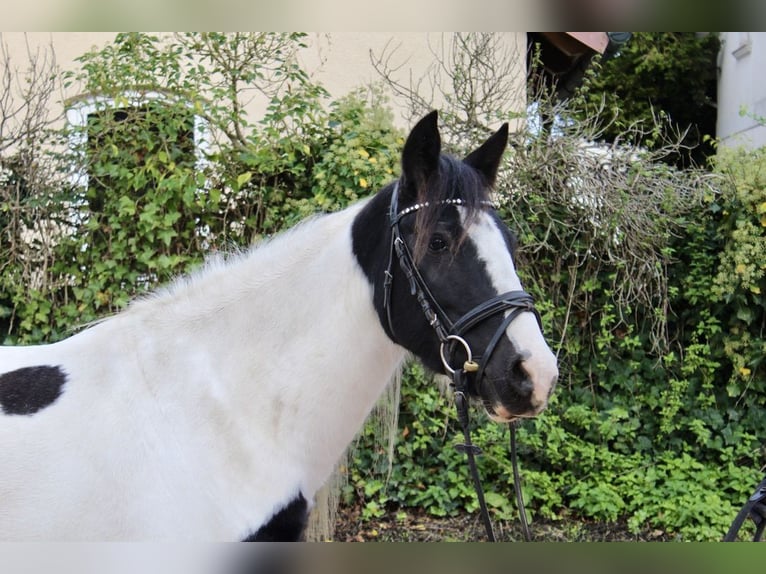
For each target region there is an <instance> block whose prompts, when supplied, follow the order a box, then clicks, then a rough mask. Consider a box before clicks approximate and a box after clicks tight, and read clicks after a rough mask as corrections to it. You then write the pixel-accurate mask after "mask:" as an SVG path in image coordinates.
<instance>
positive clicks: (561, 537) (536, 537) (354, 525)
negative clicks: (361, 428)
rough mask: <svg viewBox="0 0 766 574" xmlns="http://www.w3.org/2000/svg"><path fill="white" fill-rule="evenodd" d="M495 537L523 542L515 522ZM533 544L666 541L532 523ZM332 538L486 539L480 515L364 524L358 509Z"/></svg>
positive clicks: (403, 517)
mask: <svg viewBox="0 0 766 574" xmlns="http://www.w3.org/2000/svg"><path fill="white" fill-rule="evenodd" d="M493 529H494V532H495V537H496V538H497V540H498V541H500V542H522V541H524V536H523V533H522V529H521V525H520V522H519V521H518V520H509V521H495V522H494V523H493ZM530 530H531V532H532V538H533V541H535V542H608V541H615V542H617V541H655V542H660V541H668V540H672V537H670V536H668V535H667V534H666V533H665V532H663V531H661V530H654V531H648V532H642V533H640V534H639V535H635V534H632V533H630V532H629V531H628V529H627V527H626V525H624V524H619V523H617V524H604V523H587V522H578V521H569V522H565V521H562V522H553V521H532V522H531V523H530ZM334 539H335V540H336V541H339V542H373V541H380V542H480V541H485V540H486V539H487V537H486V533H485V532H484V526H483V524H482V522H481V518H480V516H479V515H478V513H477V514H473V515H465V516H456V517H446V518H440V517H434V516H429V515H427V514H425V513H424V512H417V511H411V510H407V511H406V512H405V511H402V510H393V511H391V512H389V513H388V514H386V515H385V516H382V517H381V518H379V519H374V520H371V521H367V522H363V521H362V520H361V512H360V510H359V509H358V508H341V509H340V511H339V514H338V520H337V526H336V529H335V537H334Z"/></svg>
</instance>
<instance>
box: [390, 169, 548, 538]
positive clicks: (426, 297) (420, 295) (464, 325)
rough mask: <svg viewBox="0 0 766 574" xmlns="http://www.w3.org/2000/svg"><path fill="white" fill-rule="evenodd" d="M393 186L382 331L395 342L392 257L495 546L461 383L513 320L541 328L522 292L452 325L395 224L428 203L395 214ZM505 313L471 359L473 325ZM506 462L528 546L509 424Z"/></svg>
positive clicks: (477, 372) (479, 373)
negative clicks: (439, 374) (434, 342)
mask: <svg viewBox="0 0 766 574" xmlns="http://www.w3.org/2000/svg"><path fill="white" fill-rule="evenodd" d="M398 203H399V183H398V182H397V184H396V185H395V187H394V190H393V192H392V194H391V204H390V206H389V223H390V225H391V245H390V248H389V257H388V267H387V269H386V272H385V279H384V282H383V306H384V308H385V309H386V317H387V320H388V329H389V331H390V333H391V336H392V338H394V339H395V337H396V333H395V329H394V325H393V322H392V320H391V289H392V286H393V282H394V274H393V265H394V254H396V259H397V260H398V261H399V266H400V267H401V269H402V271H403V272H404V275H405V277H406V278H407V281H408V282H409V284H410V294H411V295H412V296H413V297H416V298H417V300H418V303H419V304H420V308H421V310H422V311H423V314H424V315H425V317H426V319H427V320H428V323H429V324H430V325H431V327H432V328H433V329H434V331H435V332H436V335H437V337H438V338H439V342H440V343H441V346H440V348H439V354H440V356H441V360H442V364H443V365H444V370H445V373H446V374H449V375H450V376H451V377H452V382H453V387H454V390H455V404H456V407H457V412H458V419H459V420H460V424H461V427H462V430H463V436H464V438H465V444H462V445H458V449H459V450H461V451H463V452H465V454H466V456H467V457H468V464H469V467H470V469H471V475H472V478H473V482H474V488H475V489H476V494H477V497H478V501H479V506H480V508H481V513H482V519H483V521H484V527H485V529H486V531H487V537H488V538H489V540H490V541H493V542H494V541H495V536H494V532H493V531H492V524H491V521H490V519H489V512H488V510H487V506H486V503H485V501H484V493H483V490H482V487H481V481H480V480H479V474H478V470H477V469H476V462H475V459H474V455H476V454H481V450H480V449H479V448H478V447H476V446H474V445H473V444H472V443H471V437H470V432H469V427H468V399H467V396H466V379H467V375H468V374H469V373H470V374H472V375H473V376H474V377H475V378H474V380H475V381H476V383H477V384H478V382H479V381H481V379H482V377H483V375H484V369H485V367H486V365H487V362H488V361H489V359H490V357H491V356H492V353H493V352H494V350H495V347H496V346H497V344H498V343H499V342H500V340H501V338H502V336H503V334H504V333H505V331H506V329H507V328H508V326H509V325H510V324H511V323H512V322H513V320H514V319H516V317H518V316H519V315H520V314H521V313H524V312H529V313H532V314H533V315H534V316H535V318H536V319H537V323H538V325H539V326H540V329H541V330H542V322H541V320H540V314H539V313H538V312H537V309H535V306H534V299H533V298H532V296H531V295H530V294H529V293H527V292H526V291H519V290H515V291H508V292H507V293H503V294H501V295H496V296H495V297H492V298H490V299H488V300H487V301H484V302H483V303H480V304H479V305H477V306H476V307H474V308H473V309H471V310H470V311H468V312H467V313H466V314H465V315H463V316H462V317H460V318H459V319H458V320H457V321H454V322H453V321H452V320H451V319H450V318H449V317H448V316H447V314H446V313H445V312H444V310H443V309H442V308H441V306H440V305H439V302H438V301H437V300H436V299H435V297H434V296H433V293H432V292H431V290H430V289H429V287H428V284H427V283H426V281H425V279H424V278H423V275H422V274H421V273H420V271H419V270H418V267H417V265H416V264H415V259H414V257H413V256H412V252H411V251H410V248H409V247H408V246H407V242H406V241H404V239H403V238H402V233H401V230H400V228H399V222H400V221H401V220H402V219H403V218H404V217H406V216H408V215H410V214H412V213H415V212H416V211H418V210H419V209H423V208H426V207H430V205H431V204H430V203H429V202H424V203H416V204H414V205H411V206H410V207H407V208H405V209H403V210H401V211H399V205H398ZM485 203H486V204H487V205H491V203H490V202H485ZM463 204H464V202H463V200H462V199H459V198H455V199H445V200H442V201H440V202H438V203H437V204H436V205H456V206H457V205H463ZM505 312H508V314H507V315H506V316H505V317H504V319H503V320H502V322H501V323H500V326H499V327H498V328H497V330H496V331H495V334H494V335H493V336H492V338H491V339H490V341H489V344H488V345H487V347H486V349H484V353H483V354H482V355H474V354H473V351H472V349H471V346H470V345H469V343H468V341H466V339H465V338H464V335H465V334H466V333H467V332H468V331H470V330H471V329H473V328H474V327H475V326H476V325H478V324H479V323H481V322H482V321H484V320H486V319H488V318H490V317H493V316H495V315H498V314H500V313H505ZM458 344H459V345H460V346H462V347H463V350H464V351H465V353H466V357H467V358H466V360H465V362H464V363H463V365H462V367H453V366H452V365H453V360H454V354H455V352H456V350H457V349H458ZM510 427H511V460H512V464H513V473H514V487H515V490H516V499H517V503H518V507H519V515H520V517H521V523H522V529H523V532H524V537H525V538H526V539H527V540H531V534H530V532H529V526H528V524H527V518H526V513H525V510H524V502H523V499H522V497H521V481H520V477H519V473H518V466H517V463H516V434H515V430H516V429H515V425H513V424H511V425H510Z"/></svg>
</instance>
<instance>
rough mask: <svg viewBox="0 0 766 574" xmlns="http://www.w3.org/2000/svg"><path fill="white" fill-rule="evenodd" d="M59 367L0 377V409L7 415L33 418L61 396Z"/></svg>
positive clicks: (63, 377) (63, 380) (26, 369)
mask: <svg viewBox="0 0 766 574" xmlns="http://www.w3.org/2000/svg"><path fill="white" fill-rule="evenodd" d="M64 383H66V374H65V373H64V371H62V370H61V367H49V366H41V367H23V368H21V369H16V370H15V371H10V372H8V373H3V374H2V375H0V408H2V410H3V413H5V414H6V415H32V414H35V413H36V412H38V411H40V410H42V409H44V408H45V407H48V406H50V405H52V404H53V403H54V402H56V399H58V398H59V397H60V396H61V392H62V389H63V387H64Z"/></svg>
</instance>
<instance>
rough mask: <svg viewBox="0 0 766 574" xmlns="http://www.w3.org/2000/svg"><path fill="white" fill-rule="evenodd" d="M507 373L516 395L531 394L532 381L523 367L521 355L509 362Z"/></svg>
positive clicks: (524, 395) (532, 388)
mask: <svg viewBox="0 0 766 574" xmlns="http://www.w3.org/2000/svg"><path fill="white" fill-rule="evenodd" d="M509 374H510V377H509V378H510V381H511V386H512V387H513V390H514V391H515V392H516V393H517V394H518V395H520V396H523V397H526V396H529V395H531V394H532V392H533V390H534V384H533V383H532V378H531V377H530V376H529V373H528V372H527V370H526V368H525V367H524V358H523V357H517V358H515V359H514V360H513V361H512V362H511V364H510V368H509Z"/></svg>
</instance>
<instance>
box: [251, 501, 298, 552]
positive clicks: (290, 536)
mask: <svg viewBox="0 0 766 574" xmlns="http://www.w3.org/2000/svg"><path fill="white" fill-rule="evenodd" d="M308 515H309V514H308V504H307V503H306V499H305V498H303V494H298V496H297V497H296V498H294V499H293V500H292V502H290V504H288V505H287V506H285V507H284V508H283V509H282V510H280V511H279V512H277V513H276V514H275V515H274V516H272V517H271V520H269V521H268V522H267V523H266V524H264V525H263V526H261V527H260V528H259V529H258V530H257V531H256V532H254V533H253V534H251V535H250V536H248V537H247V538H245V540H244V542H299V541H300V540H302V539H303V531H304V530H305V528H306V522H307V520H308Z"/></svg>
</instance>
